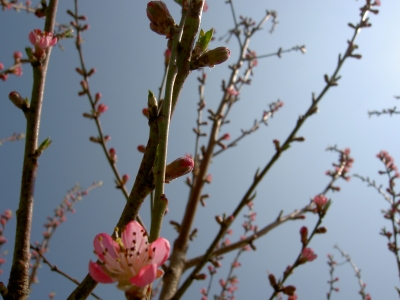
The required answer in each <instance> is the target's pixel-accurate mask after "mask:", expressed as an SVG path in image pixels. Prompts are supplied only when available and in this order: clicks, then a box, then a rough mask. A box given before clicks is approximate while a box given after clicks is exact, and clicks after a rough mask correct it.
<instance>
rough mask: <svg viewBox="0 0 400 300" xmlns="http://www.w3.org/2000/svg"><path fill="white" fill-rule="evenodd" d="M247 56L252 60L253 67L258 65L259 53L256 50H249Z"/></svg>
mask: <svg viewBox="0 0 400 300" xmlns="http://www.w3.org/2000/svg"><path fill="white" fill-rule="evenodd" d="M246 58H247V59H248V60H249V61H250V66H251V67H256V66H257V65H258V60H257V53H256V52H255V51H249V53H247V54H246Z"/></svg>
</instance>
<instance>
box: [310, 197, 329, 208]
mask: <svg viewBox="0 0 400 300" xmlns="http://www.w3.org/2000/svg"><path fill="white" fill-rule="evenodd" d="M313 202H314V203H315V205H316V206H318V207H321V206H324V205H325V204H326V202H328V198H326V197H325V196H324V195H317V196H315V197H314V199H313Z"/></svg>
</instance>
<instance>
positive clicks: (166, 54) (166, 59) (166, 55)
mask: <svg viewBox="0 0 400 300" xmlns="http://www.w3.org/2000/svg"><path fill="white" fill-rule="evenodd" d="M164 58H165V59H164V64H165V65H166V66H168V64H169V59H170V58H171V50H169V49H167V50H165V52H164Z"/></svg>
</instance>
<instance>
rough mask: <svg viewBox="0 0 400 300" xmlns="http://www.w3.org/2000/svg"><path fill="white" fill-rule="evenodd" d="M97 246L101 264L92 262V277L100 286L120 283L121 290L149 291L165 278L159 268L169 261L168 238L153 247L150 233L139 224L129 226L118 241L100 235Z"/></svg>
mask: <svg viewBox="0 0 400 300" xmlns="http://www.w3.org/2000/svg"><path fill="white" fill-rule="evenodd" d="M93 244H94V249H95V253H96V255H97V256H98V259H99V261H100V262H99V263H97V262H92V261H90V263H89V273H90V276H92V278H93V279H94V280H95V281H97V282H100V283H113V282H118V285H117V287H118V288H119V289H121V290H127V289H130V288H131V287H132V286H136V287H139V288H145V287H146V286H147V285H149V284H151V283H152V282H153V281H154V280H156V279H157V278H159V277H161V276H162V275H163V274H164V272H163V271H162V270H161V269H158V267H160V266H161V265H163V264H164V262H165V261H166V260H167V259H168V256H169V250H170V245H169V242H168V241H167V240H166V239H164V238H158V239H157V240H155V241H154V242H153V243H151V244H149V242H148V239H147V233H146V232H145V230H144V229H143V227H142V226H141V225H140V224H139V223H138V222H136V221H131V222H130V223H128V225H126V227H125V229H124V230H123V231H122V234H121V238H119V237H117V238H116V239H115V240H114V239H112V238H111V237H110V236H109V235H108V234H107V233H100V234H98V235H97V236H96V237H95V239H94V242H93Z"/></svg>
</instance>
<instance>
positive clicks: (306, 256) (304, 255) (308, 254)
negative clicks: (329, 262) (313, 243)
mask: <svg viewBox="0 0 400 300" xmlns="http://www.w3.org/2000/svg"><path fill="white" fill-rule="evenodd" d="M316 258H317V255H316V254H315V253H314V251H313V249H311V248H304V249H303V251H302V252H301V256H300V259H299V263H300V264H304V263H306V262H308V261H313V260H314V259H316Z"/></svg>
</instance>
